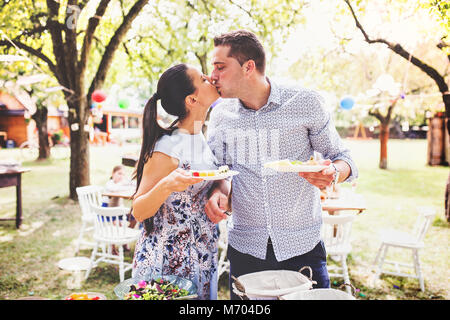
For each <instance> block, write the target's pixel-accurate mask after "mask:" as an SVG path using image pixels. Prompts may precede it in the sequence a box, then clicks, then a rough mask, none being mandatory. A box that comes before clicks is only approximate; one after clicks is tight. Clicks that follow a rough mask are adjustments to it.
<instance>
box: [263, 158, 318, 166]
mask: <svg viewBox="0 0 450 320" xmlns="http://www.w3.org/2000/svg"><path fill="white" fill-rule="evenodd" d="M318 164H319V162H318V161H317V160H315V159H314V157H311V158H310V159H309V160H307V161H300V160H288V159H284V160H278V161H272V162H268V163H265V164H264V167H266V168H276V167H283V166H291V165H294V166H296V165H305V166H315V165H318Z"/></svg>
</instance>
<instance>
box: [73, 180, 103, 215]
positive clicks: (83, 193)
mask: <svg viewBox="0 0 450 320" xmlns="http://www.w3.org/2000/svg"><path fill="white" fill-rule="evenodd" d="M76 191H77V195H78V203H79V205H80V208H81V213H82V214H83V215H86V216H90V215H92V214H93V213H92V210H91V205H94V206H101V205H102V191H103V187H100V186H84V187H78V188H77V189H76Z"/></svg>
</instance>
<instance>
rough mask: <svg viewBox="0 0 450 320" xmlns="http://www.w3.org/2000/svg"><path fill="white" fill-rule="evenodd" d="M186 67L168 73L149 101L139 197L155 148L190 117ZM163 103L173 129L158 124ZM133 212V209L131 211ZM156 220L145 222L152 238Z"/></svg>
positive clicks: (139, 166)
mask: <svg viewBox="0 0 450 320" xmlns="http://www.w3.org/2000/svg"><path fill="white" fill-rule="evenodd" d="M187 70H188V66H187V65H186V64H177V65H175V66H173V67H171V68H169V69H167V70H166V71H165V72H164V73H163V74H162V75H161V77H160V79H159V81H158V86H157V90H156V93H155V94H154V95H153V96H152V97H151V98H150V99H149V100H148V102H147V104H146V105H145V108H144V114H143V116H142V129H143V131H142V147H141V153H140V156H139V160H138V163H137V166H136V170H135V173H134V177H133V178H136V192H135V193H134V195H133V197H134V196H135V195H136V193H137V190H138V189H139V185H140V183H141V180H142V175H143V173H144V165H145V163H146V162H147V161H148V159H150V158H151V156H152V155H153V150H154V148H155V144H156V142H157V141H158V139H159V138H161V137H162V136H163V135H165V134H168V135H171V134H172V132H173V131H174V130H175V129H176V128H175V127H174V126H175V124H176V123H177V122H178V121H179V120H182V119H184V118H185V117H186V116H187V110H186V106H185V98H186V97H187V96H188V95H190V94H192V93H193V92H194V91H195V87H194V84H193V81H192V79H191V77H190V76H189V75H188V73H187ZM159 99H161V106H162V107H163V109H164V110H165V111H166V112H167V113H168V114H170V115H173V116H176V117H177V120H175V121H174V122H173V123H172V124H171V125H170V126H169V128H167V129H165V128H162V127H161V126H160V125H159V123H158V113H157V102H158V100H159ZM131 210H133V209H131ZM153 228H154V225H153V217H150V218H148V219H145V220H144V229H145V231H146V233H147V235H149V233H150V232H152V231H153Z"/></svg>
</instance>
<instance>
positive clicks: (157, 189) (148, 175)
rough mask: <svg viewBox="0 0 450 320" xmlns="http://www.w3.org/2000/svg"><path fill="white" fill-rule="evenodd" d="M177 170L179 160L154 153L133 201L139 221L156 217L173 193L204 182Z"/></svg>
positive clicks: (134, 214)
mask: <svg viewBox="0 0 450 320" xmlns="http://www.w3.org/2000/svg"><path fill="white" fill-rule="evenodd" d="M177 168H178V160H177V159H175V158H172V157H170V156H168V155H166V154H164V153H162V152H154V153H153V155H152V157H151V158H150V159H148V161H147V163H146V164H145V165H144V172H143V174H142V179H141V182H140V184H139V188H138V190H137V192H136V195H135V196H134V199H133V216H134V217H135V219H136V220H137V221H139V222H142V221H144V220H145V219H148V218H150V217H152V216H154V215H155V214H156V212H157V211H158V210H159V208H160V207H161V205H162V204H163V203H164V201H166V199H167V198H168V197H169V195H170V194H171V193H172V192H176V191H178V192H181V191H184V190H186V188H187V187H189V186H190V185H192V184H195V183H198V182H201V181H203V180H202V179H198V178H192V177H191V176H190V175H188V174H187V173H186V172H185V171H184V170H181V169H177Z"/></svg>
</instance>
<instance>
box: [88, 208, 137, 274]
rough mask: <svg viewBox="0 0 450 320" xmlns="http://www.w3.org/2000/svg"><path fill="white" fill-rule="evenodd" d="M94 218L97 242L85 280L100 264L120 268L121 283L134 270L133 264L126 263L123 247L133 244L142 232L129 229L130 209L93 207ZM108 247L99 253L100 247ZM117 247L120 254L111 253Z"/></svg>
mask: <svg viewBox="0 0 450 320" xmlns="http://www.w3.org/2000/svg"><path fill="white" fill-rule="evenodd" d="M92 210H93V212H94V214H95V218H94V236H93V237H94V240H95V241H96V244H95V247H94V250H93V251H92V254H91V265H90V268H89V269H88V270H87V271H86V276H85V279H87V278H88V277H89V273H90V272H91V270H92V268H94V267H96V266H97V265H98V264H99V263H100V262H106V263H111V264H116V265H118V266H119V277H120V282H122V281H124V280H125V272H126V271H128V270H130V269H131V268H132V264H131V263H126V262H125V261H124V255H123V245H125V244H131V243H133V242H135V241H137V240H138V238H139V236H140V234H141V230H139V229H134V228H129V227H128V225H129V222H128V221H127V214H128V213H129V211H130V209H129V208H125V207H100V206H92ZM102 245H103V246H106V247H107V248H108V250H102V251H101V252H99V251H98V248H99V246H100V247H101V246H102ZM112 245H116V246H117V247H118V249H119V254H118V255H114V254H112V252H111V246H112Z"/></svg>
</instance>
